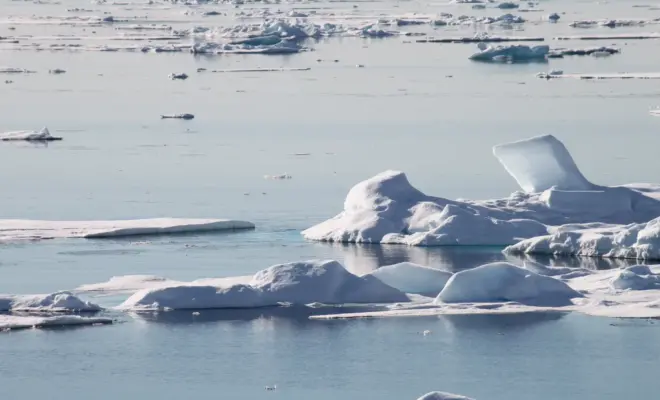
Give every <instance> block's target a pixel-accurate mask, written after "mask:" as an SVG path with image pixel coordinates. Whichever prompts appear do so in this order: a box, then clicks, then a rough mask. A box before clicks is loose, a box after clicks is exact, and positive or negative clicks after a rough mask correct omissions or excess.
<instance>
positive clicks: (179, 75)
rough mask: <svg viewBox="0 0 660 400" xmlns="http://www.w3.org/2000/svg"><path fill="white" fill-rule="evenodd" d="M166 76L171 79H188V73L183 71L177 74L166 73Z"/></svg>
mask: <svg viewBox="0 0 660 400" xmlns="http://www.w3.org/2000/svg"><path fill="white" fill-rule="evenodd" d="M168 78H170V79H171V80H177V79H179V80H182V81H185V80H186V79H188V75H186V74H184V73H180V74H177V73H176V72H172V73H171V74H169V75H168Z"/></svg>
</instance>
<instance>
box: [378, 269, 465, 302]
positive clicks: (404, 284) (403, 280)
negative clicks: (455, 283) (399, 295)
mask: <svg viewBox="0 0 660 400" xmlns="http://www.w3.org/2000/svg"><path fill="white" fill-rule="evenodd" d="M368 275H371V276H374V277H376V278H378V280H380V281H381V282H383V283H385V284H386V285H389V286H392V287H393V288H396V289H399V290H400V291H402V292H404V293H412V294H419V295H422V296H427V297H436V296H437V295H438V293H440V292H441V291H442V289H443V288H444V287H445V284H446V283H447V281H448V280H449V278H451V277H452V275H453V274H452V273H451V272H448V271H443V270H440V269H435V268H429V267H425V266H423V265H418V264H414V263H410V262H402V263H398V264H393V265H386V266H383V267H380V268H378V269H377V270H375V271H373V272H371V273H369V274H368Z"/></svg>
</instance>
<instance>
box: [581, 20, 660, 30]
mask: <svg viewBox="0 0 660 400" xmlns="http://www.w3.org/2000/svg"><path fill="white" fill-rule="evenodd" d="M659 22H660V19H658V18H656V19H650V20H645V19H585V20H578V21H573V22H571V23H570V24H569V26H570V27H572V28H593V27H604V28H619V27H630V26H644V25H650V24H657V23H659Z"/></svg>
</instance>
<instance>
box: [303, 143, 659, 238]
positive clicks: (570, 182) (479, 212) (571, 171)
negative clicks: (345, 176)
mask: <svg viewBox="0 0 660 400" xmlns="http://www.w3.org/2000/svg"><path fill="white" fill-rule="evenodd" d="M493 153H494V154H495V156H496V157H497V158H498V159H499V161H500V162H501V163H502V165H503V166H504V168H505V169H506V170H507V171H508V172H509V174H511V176H512V177H513V178H514V179H515V180H516V181H517V182H518V184H519V185H520V186H521V188H522V189H523V190H524V192H515V193H513V194H511V196H509V197H508V198H505V199H499V200H485V201H471V200H449V199H445V198H441V197H432V196H428V195H426V194H424V193H422V192H421V191H419V190H418V189H416V188H415V187H413V186H412V185H411V184H410V182H409V181H408V178H407V177H406V175H405V174H404V173H403V172H399V171H385V172H383V173H380V174H378V175H376V176H374V177H372V178H369V179H367V180H365V181H363V182H360V183H358V184H357V185H355V186H354V187H353V188H352V189H351V190H350V191H349V193H348V195H347V196H346V200H345V201H344V210H343V211H342V212H340V213H339V214H338V215H336V216H335V217H333V218H331V219H329V220H327V221H325V222H321V223H319V224H318V225H315V226H312V227H310V228H308V229H306V230H304V231H303V232H302V235H303V237H305V238H306V239H308V240H316V241H325V242H344V243H390V244H405V245H411V246H446V245H514V244H516V243H518V242H519V241H521V240H523V239H529V238H533V237H543V236H547V235H554V234H557V233H559V232H566V231H570V230H584V229H601V228H606V227H610V225H613V224H614V225H627V224H631V223H635V224H640V223H644V222H646V221H649V220H651V219H653V218H656V217H657V216H658V215H660V201H659V200H658V198H655V197H654V193H656V189H655V188H649V189H648V190H647V189H643V188H641V187H634V186H619V187H605V186H598V185H595V184H592V183H590V182H589V181H588V180H587V179H586V178H585V177H584V176H583V175H582V173H581V172H580V170H579V169H578V168H577V166H576V164H575V162H574V161H573V159H572V157H571V156H570V154H569V153H568V151H567V150H566V148H565V147H564V145H563V144H562V143H561V142H560V141H559V140H557V139H556V138H555V137H554V136H550V135H546V136H538V137H534V138H531V139H527V140H523V141H518V142H513V143H509V144H504V145H498V146H495V148H494V150H493ZM594 221H598V222H594Z"/></svg>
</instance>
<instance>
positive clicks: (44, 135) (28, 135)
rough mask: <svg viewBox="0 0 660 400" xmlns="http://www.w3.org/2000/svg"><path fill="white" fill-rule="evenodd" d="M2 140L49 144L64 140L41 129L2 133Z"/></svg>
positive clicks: (46, 129)
mask: <svg viewBox="0 0 660 400" xmlns="http://www.w3.org/2000/svg"><path fill="white" fill-rule="evenodd" d="M0 140H2V141H5V142H13V141H26V142H49V141H56V140H62V138H61V137H55V136H52V135H51V134H50V131H48V128H46V127H44V128H41V130H39V131H13V132H4V133H0Z"/></svg>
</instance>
